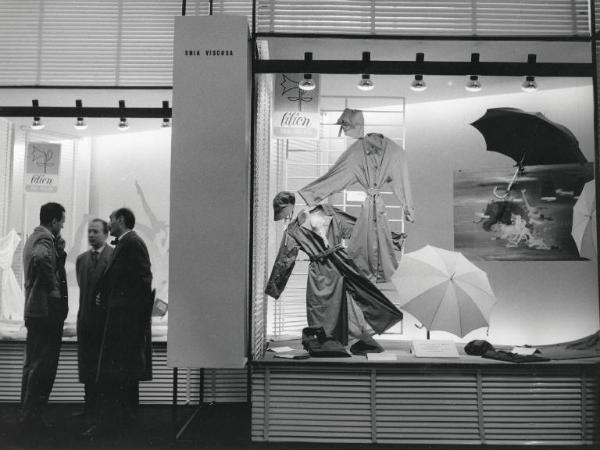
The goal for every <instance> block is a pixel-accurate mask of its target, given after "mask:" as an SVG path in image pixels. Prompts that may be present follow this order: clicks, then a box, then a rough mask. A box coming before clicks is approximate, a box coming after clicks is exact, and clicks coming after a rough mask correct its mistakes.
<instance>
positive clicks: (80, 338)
mask: <svg viewBox="0 0 600 450" xmlns="http://www.w3.org/2000/svg"><path fill="white" fill-rule="evenodd" d="M107 238H108V223H106V222H105V221H104V220H102V219H94V220H92V221H91V222H90V223H89V224H88V243H89V244H90V246H91V248H90V249H89V250H88V251H86V252H84V253H82V254H80V255H79V256H78V257H77V262H76V264H75V270H76V273H77V284H78V285H79V311H78V313H77V343H78V348H77V359H78V365H79V381H80V382H81V383H84V386H85V410H84V412H85V414H86V415H87V416H88V418H89V419H92V418H93V417H94V412H95V406H96V398H97V389H96V373H97V371H98V357H99V355H100V344H101V342H102V331H103V329H104V327H103V325H104V319H105V317H104V311H103V310H102V309H100V307H99V306H97V305H96V287H97V284H98V281H99V280H100V277H101V276H102V274H103V273H104V271H105V270H106V267H107V266H108V263H109V261H110V259H111V257H112V254H113V248H112V247H110V246H108V245H107V244H106V239H107Z"/></svg>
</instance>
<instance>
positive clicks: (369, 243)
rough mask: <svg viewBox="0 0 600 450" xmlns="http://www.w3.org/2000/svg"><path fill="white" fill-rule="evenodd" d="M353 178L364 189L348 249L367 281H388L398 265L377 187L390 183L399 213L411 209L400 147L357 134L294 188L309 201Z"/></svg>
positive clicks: (350, 182) (344, 185) (375, 136)
mask: <svg viewBox="0 0 600 450" xmlns="http://www.w3.org/2000/svg"><path fill="white" fill-rule="evenodd" d="M356 183H358V184H359V185H360V186H361V187H362V188H363V189H364V190H365V192H366V193H367V197H366V199H365V200H364V202H363V205H362V208H361V212H360V215H359V217H358V220H357V222H356V227H355V229H354V231H353V232H352V237H351V238H350V240H349V242H348V254H349V255H350V257H351V258H352V259H353V260H354V262H355V263H356V265H357V266H358V267H359V268H360V269H361V270H362V271H363V272H364V273H365V274H367V276H369V278H370V279H371V280H373V281H389V280H390V277H391V276H392V274H393V273H394V271H395V270H396V268H397V267H398V261H397V259H396V255H395V253H394V245H393V243H392V239H391V232H390V228H389V224H388V219H387V214H386V209H385V203H384V201H383V196H382V191H384V190H385V189H386V188H390V187H391V190H392V192H393V193H394V195H395V196H396V197H397V198H398V200H400V204H401V207H402V208H403V211H404V213H405V214H407V215H409V216H410V217H412V212H413V210H414V207H413V203H412V194H411V189H410V182H409V176H408V166H407V163H406V152H405V151H404V149H402V148H401V147H400V146H398V145H397V144H396V143H395V142H393V141H392V140H391V139H388V138H387V137H385V136H383V135H381V134H376V133H371V134H368V135H367V136H366V137H364V138H360V139H357V140H356V141H355V142H354V143H353V144H352V145H351V146H350V147H348V149H347V150H346V151H345V152H344V153H342V155H341V156H340V157H339V158H338V159H337V161H336V162H335V163H334V165H333V166H332V167H331V168H330V169H329V171H327V173H325V174H324V175H323V176H321V177H320V178H317V179H316V180H315V181H313V182H311V183H309V184H308V185H306V186H305V187H303V188H302V189H300V190H299V191H298V193H299V194H300V195H301V196H302V198H304V200H305V201H306V203H307V204H308V205H309V206H314V205H316V204H317V203H319V202H320V201H321V200H323V199H326V198H327V197H329V196H330V195H332V194H335V193H336V192H339V191H341V190H343V189H346V188H348V187H350V186H351V185H353V184H356Z"/></svg>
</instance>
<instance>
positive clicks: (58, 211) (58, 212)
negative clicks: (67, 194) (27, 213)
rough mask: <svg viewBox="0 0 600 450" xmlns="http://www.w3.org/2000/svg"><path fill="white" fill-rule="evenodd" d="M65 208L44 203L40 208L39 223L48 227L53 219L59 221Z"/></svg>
mask: <svg viewBox="0 0 600 450" xmlns="http://www.w3.org/2000/svg"><path fill="white" fill-rule="evenodd" d="M64 212H65V208H64V207H63V205H61V204H60V203H46V204H45V205H42V207H41V208H40V223H41V224H42V225H50V224H51V223H52V221H53V220H54V219H56V220H57V221H60V220H61V219H62V216H63V214H64Z"/></svg>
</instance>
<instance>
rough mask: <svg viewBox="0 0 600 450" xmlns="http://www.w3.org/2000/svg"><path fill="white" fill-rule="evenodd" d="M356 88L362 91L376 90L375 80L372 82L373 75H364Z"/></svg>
mask: <svg viewBox="0 0 600 450" xmlns="http://www.w3.org/2000/svg"><path fill="white" fill-rule="evenodd" d="M356 87H357V88H359V89H360V90H361V91H372V90H373V89H374V88H375V84H374V83H373V80H371V75H369V74H362V75H361V77H360V80H358V84H357V85H356Z"/></svg>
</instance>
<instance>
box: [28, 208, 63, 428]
mask: <svg viewBox="0 0 600 450" xmlns="http://www.w3.org/2000/svg"><path fill="white" fill-rule="evenodd" d="M64 223H65V208H64V207H63V206H62V205H60V204H58V203H46V204H45V205H43V206H42V207H41V208H40V225H39V226H38V227H36V228H35V229H34V230H33V233H32V234H31V235H30V236H29V238H27V242H26V243H25V246H24V248H23V269H24V275H25V314H24V316H25V327H26V328H27V340H26V344H25V364H24V366H23V379H22V384H21V415H20V418H19V422H20V424H21V426H22V427H23V428H24V429H25V430H27V431H43V430H44V429H45V428H46V427H47V425H46V424H45V423H44V421H43V420H42V410H43V409H44V407H45V405H46V404H47V403H48V398H49V397H50V392H51V391H52V386H53V385H54V379H55V377H56V369H57V367H58V357H59V354H60V345H61V342H62V335H63V326H64V322H65V318H66V317H67V312H68V308H69V304H68V299H67V289H66V286H67V283H66V276H65V270H64V263H65V258H66V254H65V252H64V240H63V239H62V238H61V237H60V230H61V229H62V228H63V225H64Z"/></svg>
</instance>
